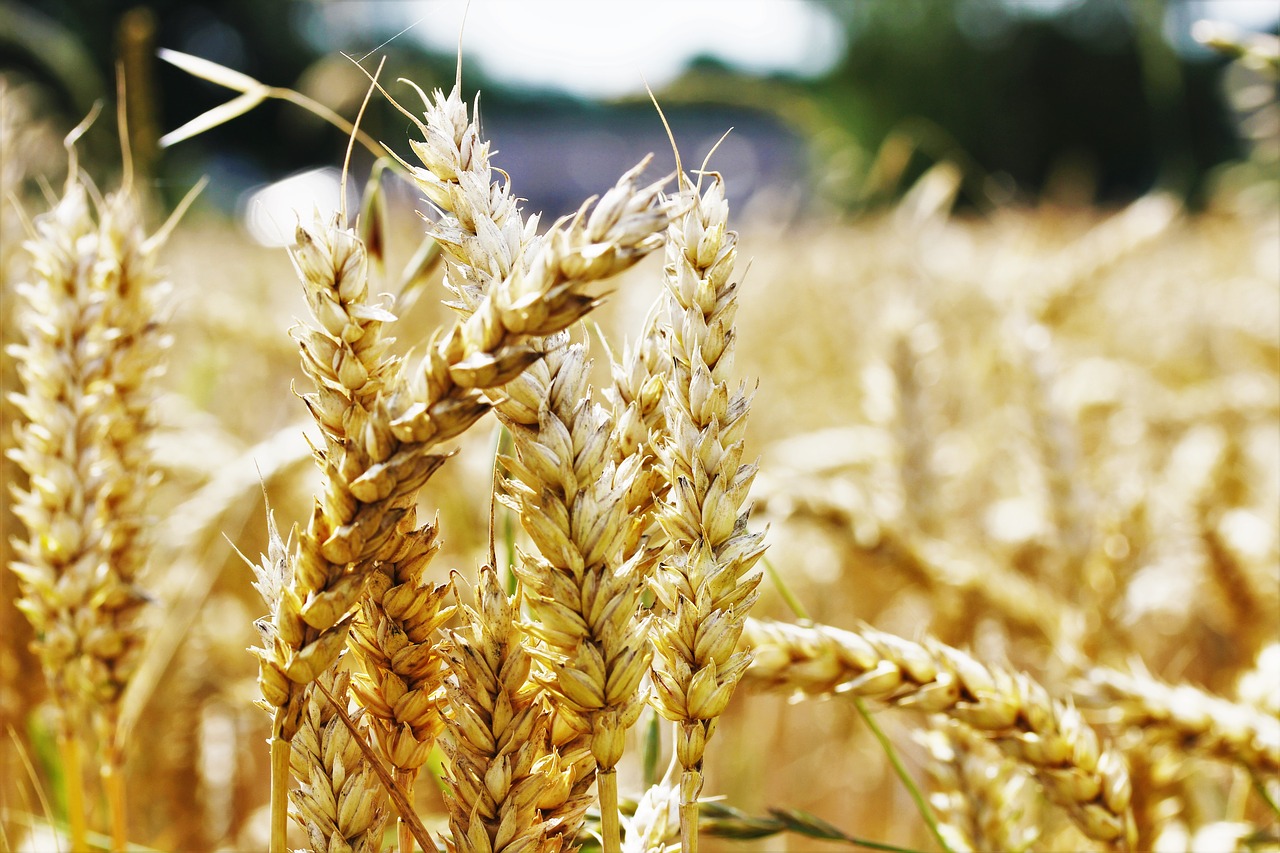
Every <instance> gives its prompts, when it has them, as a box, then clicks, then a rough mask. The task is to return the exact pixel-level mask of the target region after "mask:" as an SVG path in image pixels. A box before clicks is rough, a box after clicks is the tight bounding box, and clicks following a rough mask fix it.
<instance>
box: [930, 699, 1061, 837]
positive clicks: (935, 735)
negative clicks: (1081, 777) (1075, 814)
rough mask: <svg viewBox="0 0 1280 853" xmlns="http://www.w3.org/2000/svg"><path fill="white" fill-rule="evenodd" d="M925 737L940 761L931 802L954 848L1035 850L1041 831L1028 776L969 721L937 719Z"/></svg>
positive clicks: (933, 768) (933, 772)
mask: <svg viewBox="0 0 1280 853" xmlns="http://www.w3.org/2000/svg"><path fill="white" fill-rule="evenodd" d="M922 735H923V737H922V740H923V742H924V744H925V747H926V748H927V749H928V751H929V754H930V756H931V757H932V758H933V759H934V763H933V764H931V765H929V774H930V775H931V776H933V777H934V779H935V783H936V786H935V792H934V793H933V794H932V795H931V796H930V798H929V800H930V803H931V805H932V806H933V808H934V811H935V813H936V814H937V817H938V823H939V827H938V828H939V831H940V832H941V833H942V835H943V837H944V838H946V839H947V844H948V846H949V847H950V848H951V849H952V850H954V851H956V853H961V851H969V853H973V852H974V851H982V850H1003V851H1008V853H1021V851H1026V850H1030V849H1031V847H1032V845H1033V844H1034V843H1035V842H1036V840H1037V836H1038V831H1037V829H1036V826H1035V824H1034V822H1033V818H1034V816H1035V815H1034V813H1033V812H1032V809H1031V802H1030V799H1029V798H1028V796H1027V787H1028V786H1027V781H1028V779H1027V776H1026V774H1024V773H1022V772H1021V771H1020V770H1019V769H1018V767H1017V765H1016V764H1015V763H1014V762H1013V761H1011V760H1009V759H1008V758H1005V757H1004V756H1002V755H1000V753H999V752H998V751H996V750H995V748H994V747H993V746H991V745H990V744H989V743H986V742H985V740H984V738H983V737H982V736H981V735H979V734H978V733H976V732H974V731H973V730H972V729H970V728H969V727H968V726H965V725H964V724H963V723H957V722H955V721H950V720H945V719H944V720H943V721H935V722H934V723H933V724H932V725H931V726H930V728H929V729H928V730H927V731H925V732H923V733H922Z"/></svg>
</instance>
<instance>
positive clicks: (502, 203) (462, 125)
mask: <svg viewBox="0 0 1280 853" xmlns="http://www.w3.org/2000/svg"><path fill="white" fill-rule="evenodd" d="M418 94H419V95H420V96H421V97H422V101H423V104H424V106H425V107H426V110H425V113H424V118H425V119H426V121H425V122H423V121H420V120H419V119H417V118H416V117H412V116H411V118H413V120H414V121H415V122H416V123H417V126H418V129H419V130H420V131H421V132H422V135H423V139H422V140H416V139H415V140H411V141H410V143H409V146H410V147H411V148H412V149H413V151H414V153H415V154H417V155H418V159H419V160H420V161H421V162H422V164H423V165H422V166H417V165H412V164H409V163H404V165H405V166H406V167H407V168H408V169H409V174H410V176H411V177H412V178H413V179H414V181H415V182H416V183H417V185H418V187H419V188H421V189H422V191H423V192H424V193H425V194H426V196H427V198H428V199H429V200H430V201H431V202H432V203H433V204H435V205H437V206H438V207H439V208H440V210H441V211H442V212H443V215H442V216H441V217H440V218H439V219H438V220H437V221H436V222H435V223H434V224H433V225H432V228H431V235H432V237H433V238H434V239H435V240H436V242H437V243H438V244H439V245H440V246H441V248H442V250H443V252H444V256H445V264H446V274H445V284H446V286H447V287H448V288H449V289H450V290H451V291H452V292H453V293H454V295H455V296H456V297H457V300H458V301H457V303H456V306H455V307H458V308H460V309H462V310H463V311H466V312H468V313H469V312H471V311H474V310H475V307H476V304H477V301H478V299H479V297H480V295H481V294H483V293H484V291H485V290H486V289H488V287H489V285H490V283H491V282H493V281H494V280H495V279H496V280H502V279H504V278H506V277H507V276H509V275H510V274H511V272H512V271H513V270H514V269H516V268H517V267H523V266H527V265H528V262H529V260H530V258H531V253H532V252H533V251H534V250H536V248H537V246H538V243H539V240H538V238H537V227H538V217H537V216H531V217H529V219H528V220H527V221H526V220H525V219H524V218H523V217H522V216H521V213H520V208H519V205H518V204H517V202H516V199H515V198H514V197H513V196H512V195H511V189H510V184H509V182H508V181H506V180H504V181H502V182H497V181H494V180H493V167H492V166H491V165H490V163H489V149H490V144H489V142H488V141H487V140H482V139H481V138H480V132H479V128H477V127H476V124H475V123H474V122H473V121H472V120H471V117H470V115H469V114H468V112H467V105H466V103H465V102H464V101H463V100H462V94H461V88H460V86H458V85H454V87H453V88H452V89H451V90H450V92H449V94H448V96H445V95H444V93H443V92H442V91H441V90H439V89H437V90H435V91H434V92H433V93H432V97H430V98H428V97H427V96H426V94H425V93H424V92H422V91H421V90H419V93H418ZM478 107H479V96H478V95H477V102H476V108H477V109H478Z"/></svg>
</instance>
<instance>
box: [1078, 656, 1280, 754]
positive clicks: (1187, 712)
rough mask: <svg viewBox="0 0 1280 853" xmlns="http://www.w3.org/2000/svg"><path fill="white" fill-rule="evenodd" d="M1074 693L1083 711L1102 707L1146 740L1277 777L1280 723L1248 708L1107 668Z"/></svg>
mask: <svg viewBox="0 0 1280 853" xmlns="http://www.w3.org/2000/svg"><path fill="white" fill-rule="evenodd" d="M1075 694H1076V701H1077V702H1079V703H1080V704H1081V705H1082V706H1086V707H1097V708H1104V709H1106V710H1107V712H1108V714H1109V720H1110V721H1114V722H1116V723H1119V724H1122V725H1127V726H1132V727H1135V728H1139V729H1141V730H1142V732H1143V734H1144V736H1147V737H1154V738H1164V739H1169V740H1171V741H1172V742H1173V743H1176V744H1178V745H1179V747H1180V748H1181V749H1182V750H1184V751H1186V752H1190V753H1198V754H1201V755H1205V756H1209V757H1213V758H1219V759H1223V760H1226V761H1234V762H1236V763H1238V764H1240V765H1242V766H1244V767H1246V768H1248V769H1249V770H1252V771H1253V772H1255V773H1257V774H1259V775H1261V776H1263V777H1274V776H1276V775H1280V719H1277V718H1276V717H1274V716H1271V715H1268V714H1267V713H1265V712H1264V711H1262V710H1260V709H1258V708H1257V707H1255V706H1253V705H1251V704H1248V703H1243V702H1231V701H1229V700H1227V699H1223V698H1220V697H1217V696H1213V695H1212V694H1209V693H1207V692H1205V691H1204V690H1201V689H1199V688H1197V687H1192V686H1191V685H1189V684H1182V685H1177V686H1172V685H1168V684H1164V683H1162V682H1159V681H1157V680H1155V679H1154V678H1151V677H1150V676H1147V675H1139V674H1132V675H1130V674H1125V673H1122V672H1116V671H1115V670H1109V669H1093V670H1091V671H1089V672H1088V673H1087V674H1086V675H1085V678H1084V680H1083V681H1082V682H1081V683H1080V684H1079V685H1078V686H1077V688H1076V690H1075Z"/></svg>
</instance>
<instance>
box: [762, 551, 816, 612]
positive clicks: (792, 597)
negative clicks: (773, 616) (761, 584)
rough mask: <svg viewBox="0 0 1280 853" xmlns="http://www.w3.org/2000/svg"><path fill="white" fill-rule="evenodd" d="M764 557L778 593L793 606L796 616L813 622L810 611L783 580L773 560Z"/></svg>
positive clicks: (766, 568)
mask: <svg viewBox="0 0 1280 853" xmlns="http://www.w3.org/2000/svg"><path fill="white" fill-rule="evenodd" d="M762 559H763V560H764V568H765V571H767V572H768V573H769V580H771V581H773V585H774V587H776V588H777V590H778V594H779V595H781V596H782V600H783V601H785V602H786V603H787V606H788V607H790V608H791V612H792V613H794V614H795V615H796V618H797V619H799V620H800V621H802V622H812V621H813V620H812V619H810V618H809V611H807V610H805V607H804V605H803V604H801V603H800V599H799V598H797V597H796V594H795V593H794V592H792V591H791V588H790V587H788V586H787V585H786V583H785V582H784V581H783V580H782V575H780V574H778V570H777V569H776V568H775V567H774V565H773V562H772V561H771V560H770V559H769V558H768V557H763V558H762Z"/></svg>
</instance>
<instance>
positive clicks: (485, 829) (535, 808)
mask: <svg viewBox="0 0 1280 853" xmlns="http://www.w3.org/2000/svg"><path fill="white" fill-rule="evenodd" d="M476 591H477V600H476V606H475V607H474V608H471V607H465V608H464V623H465V624H464V626H463V627H462V628H460V629H458V630H451V631H449V632H448V635H449V639H450V644H449V647H448V656H449V662H450V678H449V681H448V683H447V686H446V688H445V690H446V694H447V698H448V705H449V708H450V709H451V713H450V715H449V717H448V720H447V723H446V725H447V730H446V734H445V736H444V738H443V744H444V748H445V752H446V754H447V755H448V757H449V760H450V765H451V766H450V770H449V778H450V784H449V786H448V788H447V790H446V794H445V799H446V803H447V805H448V809H449V828H450V830H451V831H452V839H451V841H450V844H451V848H450V849H451V850H457V851H460V853H490V852H491V851H492V853H501V851H506V853H531V852H532V851H539V852H540V851H547V853H552V851H556V850H559V849H560V844H561V836H560V835H557V834H551V833H552V831H553V830H555V829H556V828H557V826H556V824H554V823H553V822H552V821H549V820H548V819H546V817H545V816H544V811H546V812H553V811H555V810H556V809H557V808H558V807H559V806H560V805H561V803H562V798H563V797H564V795H565V794H566V793H567V792H568V790H569V788H570V787H571V781H570V779H569V771H568V770H567V769H564V770H558V769H557V768H555V767H554V765H555V764H556V762H555V756H554V755H553V754H552V752H551V745H550V736H551V735H550V726H551V717H550V714H549V713H548V711H547V709H546V707H545V705H544V704H543V703H542V701H541V699H540V696H539V691H538V690H537V688H536V685H535V684H534V683H533V682H532V680H531V679H530V678H529V671H530V667H531V666H532V659H531V658H530V657H529V653H528V652H527V651H526V650H525V649H524V647H523V646H522V645H521V642H520V632H519V629H518V628H517V626H516V615H517V614H516V607H515V602H514V601H513V600H512V599H510V598H509V597H508V596H507V594H506V593H505V592H503V591H502V588H501V586H500V584H499V581H498V576H497V573H496V572H495V571H494V570H493V569H492V568H491V567H489V566H483V567H481V569H480V573H479V578H478V580H477V583H476ZM548 771H550V772H548Z"/></svg>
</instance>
